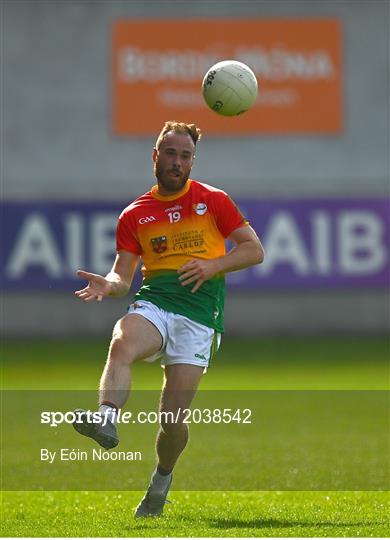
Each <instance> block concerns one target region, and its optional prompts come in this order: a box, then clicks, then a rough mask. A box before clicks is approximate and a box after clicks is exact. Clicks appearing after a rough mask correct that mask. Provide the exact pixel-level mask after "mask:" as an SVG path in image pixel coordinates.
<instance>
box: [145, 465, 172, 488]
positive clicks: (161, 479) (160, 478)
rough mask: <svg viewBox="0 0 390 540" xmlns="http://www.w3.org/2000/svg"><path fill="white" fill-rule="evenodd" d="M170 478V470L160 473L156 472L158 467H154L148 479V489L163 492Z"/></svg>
mask: <svg viewBox="0 0 390 540" xmlns="http://www.w3.org/2000/svg"><path fill="white" fill-rule="evenodd" d="M171 480H172V471H171V472H169V473H167V474H160V473H159V472H158V467H156V468H155V470H154V471H153V474H152V478H151V480H150V489H151V491H155V492H156V491H157V492H160V493H164V492H165V491H166V489H167V487H168V486H169V484H170V483H171Z"/></svg>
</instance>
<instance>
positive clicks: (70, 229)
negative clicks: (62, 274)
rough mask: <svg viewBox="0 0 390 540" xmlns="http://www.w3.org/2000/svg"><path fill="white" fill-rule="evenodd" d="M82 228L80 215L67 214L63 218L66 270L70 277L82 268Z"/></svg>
mask: <svg viewBox="0 0 390 540" xmlns="http://www.w3.org/2000/svg"><path fill="white" fill-rule="evenodd" d="M83 233H84V227H83V218H82V216H81V215H80V214H67V215H66V217H65V257H66V262H67V268H66V270H67V271H68V273H69V274H70V275H71V276H74V273H75V271H76V270H78V269H79V268H84V249H83V248H84V237H83Z"/></svg>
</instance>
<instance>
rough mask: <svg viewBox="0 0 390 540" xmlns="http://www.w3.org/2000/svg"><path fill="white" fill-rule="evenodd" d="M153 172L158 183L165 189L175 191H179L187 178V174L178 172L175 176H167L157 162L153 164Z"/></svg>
mask: <svg viewBox="0 0 390 540" xmlns="http://www.w3.org/2000/svg"><path fill="white" fill-rule="evenodd" d="M154 174H155V176H156V178H157V181H158V183H159V184H160V185H161V186H162V187H163V188H164V189H165V190H166V191H171V192H172V193H175V192H177V191H180V190H181V189H183V187H184V186H185V183H186V182H187V180H188V178H189V173H188V174H183V173H179V176H177V177H173V176H172V177H171V176H168V175H167V174H166V173H165V172H164V170H163V169H162V168H161V167H159V166H158V164H157V163H155V164H154Z"/></svg>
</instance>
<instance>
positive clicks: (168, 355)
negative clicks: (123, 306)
mask: <svg viewBox="0 0 390 540" xmlns="http://www.w3.org/2000/svg"><path fill="white" fill-rule="evenodd" d="M128 313H129V314H131V313H136V314H137V315H142V317H145V319H147V320H148V321H150V322H151V323H153V324H154V326H155V327H156V328H157V330H158V331H159V332H160V334H161V337H162V341H163V344H162V347H161V349H160V350H159V351H158V352H157V353H156V354H154V355H153V356H150V357H149V358H145V361H146V362H154V361H155V360H158V359H161V365H162V366H171V365H173V364H192V365H194V366H200V367H203V368H208V367H209V366H210V362H211V360H212V358H213V356H214V354H215V353H216V352H217V350H218V348H219V345H220V343H221V334H219V333H218V332H217V331H216V330H214V329H213V328H209V327H208V326H205V325H204V324H200V323H198V322H195V321H192V320H191V319H188V317H184V316H183V315H178V314H177V313H171V312H169V311H165V310H164V309H161V308H159V307H157V306H155V305H154V304H152V302H148V301H146V300H137V301H136V302H134V304H131V306H130V307H129V311H128Z"/></svg>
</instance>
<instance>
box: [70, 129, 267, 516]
mask: <svg viewBox="0 0 390 540" xmlns="http://www.w3.org/2000/svg"><path fill="white" fill-rule="evenodd" d="M200 137H201V131H200V129H199V128H197V126H196V125H195V124H186V123H183V122H176V121H169V122H166V123H165V125H164V127H163V129H162V131H161V133H160V135H159V136H158V138H157V141H156V146H155V148H154V149H153V162H154V174H155V177H156V180H157V184H156V185H155V186H153V187H152V189H151V190H150V191H148V192H147V193H145V194H144V195H142V196H141V197H138V198H137V199H136V200H135V201H134V202H133V203H131V204H130V205H129V206H128V207H127V208H125V210H124V211H123V212H122V214H121V215H120V217H119V221H118V226H117V234H116V244H117V246H116V247H117V255H116V259H115V262H114V264H113V267H112V269H111V271H110V272H109V273H108V274H107V275H106V276H105V277H103V276H99V275H96V274H92V273H90V272H84V271H79V272H78V273H77V274H78V276H79V277H80V278H83V279H86V280H88V285H87V286H86V287H85V288H84V289H81V290H79V291H76V292H75V294H76V296H78V297H79V298H80V299H82V300H84V301H85V302H90V301H93V300H97V301H99V302H100V301H101V300H102V299H103V298H104V297H105V296H114V297H119V296H123V295H126V294H127V293H128V291H129V289H130V286H131V283H132V279H133V276H134V273H135V270H136V267H137V264H138V261H139V259H140V258H141V259H142V274H143V282H142V286H141V288H140V289H139V291H138V292H137V293H136V295H135V299H134V303H133V304H132V305H131V306H130V308H129V311H128V313H127V314H126V315H125V316H124V317H122V318H121V319H120V320H119V321H118V322H117V323H116V325H115V327H114V331H113V336H112V340H111V344H110V348H109V352H108V358H107V362H106V365H105V368H104V370H103V374H102V377H101V380H100V393H99V397H100V407H99V411H100V412H101V413H102V414H104V416H105V420H107V416H109V418H110V421H104V422H101V423H99V422H98V423H91V421H90V417H89V416H88V415H87V412H86V411H81V410H80V409H79V412H81V418H82V422H80V423H75V424H74V427H75V429H76V430H77V431H78V432H79V433H82V434H83V435H86V436H88V437H91V438H92V439H94V440H95V441H97V442H98V443H99V444H100V445H101V446H103V447H104V448H113V447H115V446H116V445H117V444H118V443H119V438H118V434H117V426H116V424H117V421H116V420H117V419H116V416H117V415H116V413H117V411H118V409H120V408H122V407H123V405H124V404H125V403H126V400H127V398H128V396H129V392H130V387H131V365H132V364H133V362H135V361H136V360H145V359H148V360H152V359H153V360H155V359H160V360H161V364H162V366H163V367H164V383H163V389H162V393H161V403H160V410H161V411H167V412H168V411H171V412H172V413H173V415H176V413H177V412H178V411H179V410H183V409H187V408H189V406H190V404H191V401H192V399H193V397H194V395H195V392H196V390H197V387H198V385H199V382H200V379H201V377H202V374H203V373H204V371H205V368H207V367H208V366H209V363H210V361H211V359H212V357H213V355H214V354H215V352H216V351H217V349H218V346H219V343H220V337H221V334H222V332H223V330H224V328H223V308H224V292H225V282H224V274H225V273H226V272H234V271H235V270H241V269H243V268H247V267H248V266H251V265H254V264H258V263H261V262H262V261H263V257H264V251H263V248H262V245H261V243H260V240H259V238H258V237H257V235H256V233H255V231H254V230H253V229H252V228H251V227H250V225H249V224H248V222H247V221H245V219H244V217H243V216H242V214H241V213H240V212H239V210H238V209H237V207H236V206H235V204H234V203H233V202H232V200H231V199H230V198H229V196H228V195H227V194H226V193H225V192H224V191H222V190H220V189H216V188H214V187H211V186H209V185H207V184H204V183H201V182H197V181H195V180H191V179H190V178H189V175H190V172H191V168H192V166H193V164H194V159H195V150H196V145H197V142H198V140H199V139H200ZM226 238H229V240H231V241H232V242H233V243H234V247H233V249H232V250H231V251H230V252H229V253H227V254H226V251H225V239H226ZM174 417H175V418H176V416H174ZM178 418H179V422H177V423H174V422H168V421H162V422H161V425H160V428H159V432H158V435H157V440H156V451H157V466H156V469H155V470H154V472H153V474H152V477H151V481H150V484H149V487H148V489H147V492H146V494H145V496H144V497H143V499H142V500H141V502H140V503H139V505H138V507H137V509H136V511H135V517H142V516H157V515H160V514H161V513H162V511H163V508H164V504H165V502H166V499H167V494H168V491H169V488H170V485H171V482H172V471H173V469H174V467H175V464H176V462H177V460H178V458H179V456H180V454H181V453H182V452H183V450H184V448H185V446H186V444H187V441H188V427H187V424H185V423H183V422H181V421H180V415H179V416H178Z"/></svg>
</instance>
